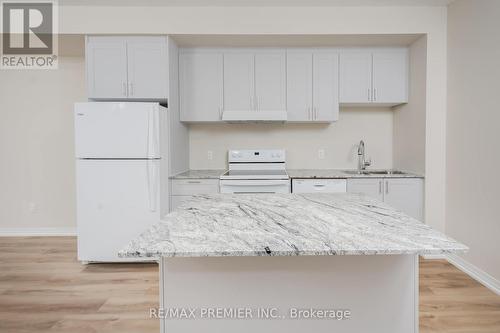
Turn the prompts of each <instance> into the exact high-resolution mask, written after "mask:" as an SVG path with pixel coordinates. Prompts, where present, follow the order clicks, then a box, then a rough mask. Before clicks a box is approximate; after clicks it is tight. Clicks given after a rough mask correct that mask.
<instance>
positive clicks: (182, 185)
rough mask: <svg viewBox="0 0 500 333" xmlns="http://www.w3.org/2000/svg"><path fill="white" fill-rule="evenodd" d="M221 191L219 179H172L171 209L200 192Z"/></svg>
mask: <svg viewBox="0 0 500 333" xmlns="http://www.w3.org/2000/svg"><path fill="white" fill-rule="evenodd" d="M217 193H219V180H218V179H172V193H171V195H170V211H174V210H175V209H177V208H178V207H179V206H180V205H183V204H185V203H186V202H188V201H189V200H191V199H192V198H193V196H195V195H198V194H217Z"/></svg>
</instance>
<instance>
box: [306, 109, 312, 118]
mask: <svg viewBox="0 0 500 333" xmlns="http://www.w3.org/2000/svg"><path fill="white" fill-rule="evenodd" d="M307 119H309V120H312V116H311V107H308V108H307Z"/></svg>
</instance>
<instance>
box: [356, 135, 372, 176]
mask: <svg viewBox="0 0 500 333" xmlns="http://www.w3.org/2000/svg"><path fill="white" fill-rule="evenodd" d="M370 165H372V159H371V158H369V159H368V161H366V160H365V142H364V141H363V140H361V141H359V146H358V171H360V172H361V171H363V170H366V167H367V166H370Z"/></svg>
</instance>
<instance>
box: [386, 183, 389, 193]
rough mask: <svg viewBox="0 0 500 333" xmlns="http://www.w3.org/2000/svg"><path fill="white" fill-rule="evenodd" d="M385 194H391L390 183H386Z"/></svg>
mask: <svg viewBox="0 0 500 333" xmlns="http://www.w3.org/2000/svg"><path fill="white" fill-rule="evenodd" d="M385 194H389V181H387V180H386V181H385Z"/></svg>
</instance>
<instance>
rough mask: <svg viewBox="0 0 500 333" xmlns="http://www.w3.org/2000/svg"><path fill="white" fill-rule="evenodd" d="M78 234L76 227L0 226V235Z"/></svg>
mask: <svg viewBox="0 0 500 333" xmlns="http://www.w3.org/2000/svg"><path fill="white" fill-rule="evenodd" d="M28 236H76V228H0V237H28Z"/></svg>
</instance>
